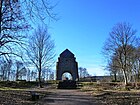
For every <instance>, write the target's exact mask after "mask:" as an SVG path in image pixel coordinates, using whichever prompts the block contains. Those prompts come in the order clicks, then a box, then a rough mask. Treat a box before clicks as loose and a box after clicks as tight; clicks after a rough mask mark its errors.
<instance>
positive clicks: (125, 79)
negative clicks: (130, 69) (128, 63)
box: [123, 70, 128, 86]
mask: <svg viewBox="0 0 140 105" xmlns="http://www.w3.org/2000/svg"><path fill="white" fill-rule="evenodd" d="M123 76H124V84H125V86H127V85H128V80H127V75H126V71H125V70H123Z"/></svg>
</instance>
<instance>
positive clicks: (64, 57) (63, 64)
mask: <svg viewBox="0 0 140 105" xmlns="http://www.w3.org/2000/svg"><path fill="white" fill-rule="evenodd" d="M75 59H76V58H75V57H74V54H73V53H71V52H70V51H69V50H68V49H66V50H65V51H63V52H62V53H61V54H60V57H59V58H58V62H57V65H56V80H62V75H63V74H64V73H66V72H68V73H70V74H71V76H72V80H74V81H76V80H79V76H78V63H77V62H76V60H75Z"/></svg>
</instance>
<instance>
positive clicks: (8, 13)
mask: <svg viewBox="0 0 140 105" xmlns="http://www.w3.org/2000/svg"><path fill="white" fill-rule="evenodd" d="M20 6H21V5H20V3H19V2H18V0H1V1H0V55H6V54H14V55H17V54H16V52H13V49H14V50H15V49H16V48H17V47H16V46H17V45H19V46H21V44H22V41H23V40H22V39H23V38H24V37H25V36H23V35H22V34H20V33H21V31H23V30H25V29H27V28H28V24H27V23H26V22H25V18H24V16H23V15H22V11H21V8H20ZM15 47H16V48H15Z"/></svg>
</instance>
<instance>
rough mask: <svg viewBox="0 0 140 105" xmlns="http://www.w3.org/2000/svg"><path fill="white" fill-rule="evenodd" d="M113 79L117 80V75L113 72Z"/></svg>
mask: <svg viewBox="0 0 140 105" xmlns="http://www.w3.org/2000/svg"><path fill="white" fill-rule="evenodd" d="M114 81H115V82H117V75H116V73H114Z"/></svg>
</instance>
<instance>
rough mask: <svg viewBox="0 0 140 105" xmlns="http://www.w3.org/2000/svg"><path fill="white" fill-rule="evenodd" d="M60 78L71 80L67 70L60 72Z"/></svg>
mask: <svg viewBox="0 0 140 105" xmlns="http://www.w3.org/2000/svg"><path fill="white" fill-rule="evenodd" d="M62 80H72V75H71V74H70V73H69V72H65V73H63V74H62Z"/></svg>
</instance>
